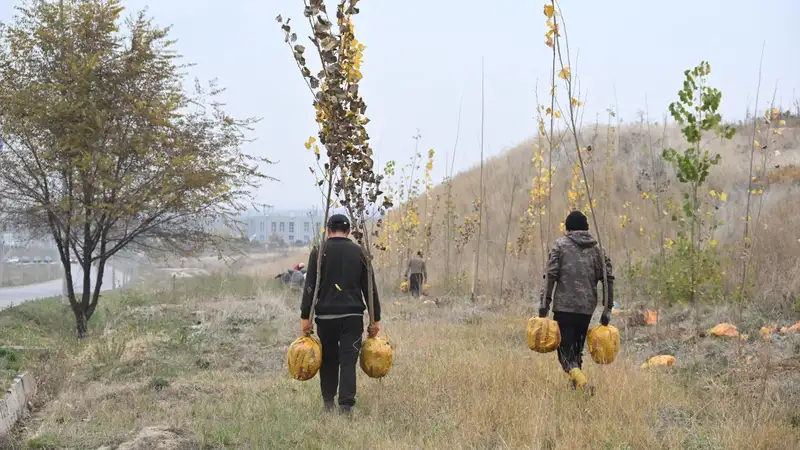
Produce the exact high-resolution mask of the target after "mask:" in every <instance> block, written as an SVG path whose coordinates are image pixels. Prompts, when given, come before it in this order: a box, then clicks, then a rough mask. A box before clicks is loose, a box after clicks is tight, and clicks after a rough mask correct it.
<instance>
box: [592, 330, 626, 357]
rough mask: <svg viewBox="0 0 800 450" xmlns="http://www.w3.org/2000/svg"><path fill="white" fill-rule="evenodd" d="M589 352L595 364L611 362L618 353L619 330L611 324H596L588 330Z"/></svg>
mask: <svg viewBox="0 0 800 450" xmlns="http://www.w3.org/2000/svg"><path fill="white" fill-rule="evenodd" d="M587 339H588V341H589V354H590V355H592V359H593V360H594V362H596V363H597V364H611V363H612V362H614V360H615V359H617V354H618V353H619V330H618V329H617V327H615V326H613V325H597V326H596V327H594V328H592V329H591V330H589V335H588V336H587Z"/></svg>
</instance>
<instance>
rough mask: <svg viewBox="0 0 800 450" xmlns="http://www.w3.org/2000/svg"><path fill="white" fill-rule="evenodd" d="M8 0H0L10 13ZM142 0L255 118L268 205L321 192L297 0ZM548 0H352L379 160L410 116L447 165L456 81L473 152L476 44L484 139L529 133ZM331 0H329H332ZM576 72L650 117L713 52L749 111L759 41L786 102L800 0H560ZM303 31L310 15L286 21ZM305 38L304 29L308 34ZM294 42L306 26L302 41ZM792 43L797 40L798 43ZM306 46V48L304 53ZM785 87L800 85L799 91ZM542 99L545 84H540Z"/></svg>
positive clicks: (739, 103)
mask: <svg viewBox="0 0 800 450" xmlns="http://www.w3.org/2000/svg"><path fill="white" fill-rule="evenodd" d="M15 4H17V0H0V20H3V21H7V20H9V19H10V17H11V14H12V8H13V6H14V5H15ZM124 4H125V5H126V6H127V7H128V8H129V9H130V10H131V11H130V12H133V11H132V10H138V9H141V8H143V7H149V14H150V15H151V16H153V17H154V18H155V19H156V22H157V23H159V24H161V25H170V24H171V25H172V26H173V30H172V37H173V38H175V39H177V40H178V43H177V49H178V50H179V52H180V53H182V54H183V55H184V57H185V60H186V61H187V62H194V63H196V64H197V66H196V67H195V68H193V69H192V70H191V75H193V76H198V77H200V78H201V79H202V80H208V79H210V78H214V77H217V78H219V81H220V83H221V85H223V86H226V87H227V88H228V91H227V93H226V94H225V99H226V101H227V103H228V105H229V110H230V112H231V113H232V114H233V115H236V116H257V117H261V118H263V120H262V121H261V122H260V123H259V124H258V125H257V128H256V131H255V133H254V136H253V137H256V138H257V139H258V140H257V141H256V142H255V143H253V144H251V145H249V147H248V151H249V152H251V153H254V154H257V155H259V156H264V157H268V158H270V159H272V160H274V161H276V162H277V164H276V165H273V166H268V167H265V170H266V171H267V172H268V173H269V174H270V175H273V176H275V177H277V178H279V179H280V181H279V182H271V183H266V184H265V185H264V187H263V188H262V189H261V191H260V192H259V193H258V201H259V202H264V203H269V204H273V205H275V206H276V207H278V208H286V207H308V206H310V205H312V204H314V203H316V202H318V200H319V194H318V191H317V190H316V189H315V188H314V187H313V181H314V180H313V177H312V175H311V174H310V173H309V171H308V166H309V165H310V164H311V163H312V162H313V156H312V154H311V153H310V152H308V151H306V150H305V148H304V147H303V142H304V141H305V140H306V139H307V138H308V136H310V135H315V134H316V124H315V123H314V121H313V109H312V107H311V98H310V94H309V92H308V90H307V88H306V87H305V85H304V82H303V80H302V78H301V76H300V74H299V73H298V70H297V67H296V66H295V64H294V62H293V60H292V56H291V54H290V52H289V49H288V48H287V47H286V44H285V43H284V42H283V35H282V32H281V31H280V29H279V27H278V24H277V23H276V22H275V20H274V18H275V16H276V15H278V14H282V15H283V17H284V18H287V17H291V18H293V19H294V21H297V23H296V25H297V26H300V25H301V24H302V22H301V19H303V17H302V9H303V7H302V2H301V1H300V0H227V1H220V0H127V1H124ZM543 4H544V0H539V1H521V0H495V1H481V2H478V1H473V0H461V1H453V0H405V1H375V0H362V1H361V2H360V4H359V6H360V7H361V14H360V15H359V16H358V17H357V18H356V22H355V27H356V36H357V37H358V38H359V39H360V40H361V41H362V42H363V43H364V44H365V45H366V46H367V49H366V51H365V57H364V66H363V68H362V72H363V73H364V77H365V78H364V80H363V81H362V95H363V96H364V99H365V101H366V103H367V105H368V115H369V117H370V118H371V119H372V122H371V123H370V124H369V125H368V130H369V132H370V135H371V137H372V145H373V147H374V149H375V150H376V153H377V155H378V156H377V157H378V159H379V161H380V163H381V166H382V165H383V163H384V162H385V161H387V160H390V159H395V160H398V161H400V162H403V163H404V162H405V161H407V160H408V158H410V156H411V155H412V152H413V148H414V140H413V139H412V136H414V135H415V134H416V130H417V128H419V130H420V133H421V135H422V139H421V140H420V145H421V150H427V149H428V148H435V149H436V150H437V151H438V152H439V155H440V156H441V157H440V158H439V160H438V161H437V167H436V169H435V172H434V179H435V180H436V181H438V180H440V179H441V178H442V177H443V176H444V174H445V171H444V159H443V156H444V153H445V152H450V151H452V148H453V142H454V138H455V130H456V119H457V112H458V107H459V101H460V99H461V98H462V97H463V110H462V123H461V138H460V143H459V156H458V157H457V160H456V171H458V170H463V169H467V168H469V167H470V166H472V165H474V164H476V163H477V162H478V160H479V155H480V147H479V136H480V77H481V75H480V67H481V58H482V57H483V58H484V60H485V86H486V94H485V96H486V109H485V115H486V122H485V145H486V155H487V156H490V155H495V154H498V153H500V152H502V151H503V150H504V149H507V148H509V147H513V146H514V145H515V144H517V143H519V142H520V141H522V140H524V139H526V138H528V137H530V136H532V135H533V134H534V133H535V129H536V128H535V122H534V115H535V105H536V101H535V93H534V90H535V88H536V82H537V78H538V79H539V80H540V82H539V91H540V93H541V96H542V98H543V97H544V96H546V93H547V85H546V79H547V77H548V72H549V69H550V54H549V51H550V49H549V48H547V47H546V46H545V45H544V37H543V34H544V33H545V31H546V29H545V25H544V21H545V18H544V16H543V14H542V5H543ZM329 5H330V7H331V10H333V5H334V3H333V2H330V1H329ZM561 5H562V8H563V10H564V15H565V19H566V23H567V32H568V36H569V39H570V47H571V51H572V56H573V58H574V57H576V56H577V57H578V65H577V75H578V76H579V77H580V83H581V88H582V91H583V95H584V96H586V108H587V109H586V114H585V119H584V120H585V121H591V122H593V121H594V120H595V117H596V115H597V114H600V120H601V122H602V121H605V120H606V115H605V114H606V113H605V111H606V109H607V108H609V107H612V106H613V105H614V103H615V92H616V102H618V105H619V111H620V115H621V117H622V118H623V119H624V120H625V121H634V120H635V119H636V113H637V110H640V109H641V110H644V109H645V96H647V98H648V100H649V108H650V115H651V118H653V119H656V118H658V119H660V117H661V116H662V115H663V114H664V112H665V111H666V107H667V105H668V104H669V102H670V101H673V100H674V99H675V97H676V92H677V91H678V89H679V88H680V87H681V82H682V77H683V71H684V70H685V69H687V68H690V67H693V66H694V65H696V64H697V63H698V62H700V61H701V60H708V61H709V62H710V63H711V67H712V75H711V84H712V85H714V86H716V87H718V88H720V89H722V91H723V102H722V110H723V114H724V115H725V116H727V117H730V118H741V117H743V116H744V112H745V109H746V108H747V106H748V104H750V105H752V103H753V101H754V98H755V91H756V81H757V76H758V60H759V55H760V52H761V47H762V43H764V42H766V50H765V55H764V68H763V80H764V81H763V84H762V94H761V102H760V103H761V105H760V108H763V107H764V106H765V105H766V104H767V103H768V101H769V97H771V93H772V90H773V89H774V87H775V85H776V82H777V96H776V98H777V100H778V101H780V102H782V104H783V105H784V108H787V107H789V106H790V105H791V104H792V101H793V98H800V51H799V50H798V49H797V47H796V46H797V43H798V42H800V27H798V23H799V22H800V1H798V0H764V1H761V2H752V1H747V2H746V1H744V0H693V1H692V0H670V1H664V0H649V1H643V0H612V1H603V2H598V1H578V0H564V1H562V2H561ZM297 31H298V35H299V36H307V34H308V33H307V28H302V32H300V29H298V30H297ZM305 40H306V39H301V41H305ZM301 43H304V42H301ZM793 43H794V44H793ZM312 61H313V60H312ZM795 89H797V92H796V93H795V91H794V90H795ZM543 101H544V100H543Z"/></svg>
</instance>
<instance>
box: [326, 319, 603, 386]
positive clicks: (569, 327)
mask: <svg viewBox="0 0 800 450" xmlns="http://www.w3.org/2000/svg"><path fill="white" fill-rule="evenodd" d="M553 319H554V320H555V321H556V322H558V328H559V329H560V330H561V344H560V345H559V346H558V362H560V363H561V367H562V368H563V369H564V372H569V371H570V370H571V369H574V368H578V369H580V368H582V367H583V346H584V344H586V333H588V331H589V322H590V321H591V320H592V316H590V315H587V314H578V313H568V312H559V311H555V312H553ZM324 355H325V353H324V352H323V358H324Z"/></svg>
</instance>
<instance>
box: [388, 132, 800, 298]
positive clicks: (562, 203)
mask: <svg viewBox="0 0 800 450" xmlns="http://www.w3.org/2000/svg"><path fill="white" fill-rule="evenodd" d="M776 123H777V122H773V127H776V126H777V125H776ZM793 124H794V122H791V121H790V122H789V124H785V125H786V126H784V127H781V128H780V130H779V131H778V132H779V133H780V135H779V134H776V133H775V129H776V128H772V129H767V128H766V126H765V125H764V124H761V126H760V127H761V130H760V131H759V134H758V135H757V139H756V140H760V141H761V144H760V145H762V146H765V147H766V148H764V149H759V150H758V151H757V152H755V154H754V164H753V166H754V186H753V187H754V189H757V190H760V189H763V195H754V196H752V201H751V227H752V228H754V230H755V235H754V240H755V242H754V243H753V244H752V263H751V267H752V275H751V276H750V277H749V278H750V281H752V282H753V283H754V284H753V286H752V290H751V292H752V293H753V294H752V295H753V296H754V297H756V298H754V300H757V301H759V302H761V301H763V300H767V299H768V300H769V302H770V303H772V304H779V305H780V306H782V307H784V308H785V307H789V308H791V307H792V306H794V301H795V299H796V298H797V297H798V296H799V295H800V281H798V280H800V259H799V258H798V256H799V255H800V241H798V239H800V231H798V230H800V215H798V214H797V211H795V209H796V206H795V204H796V203H797V202H796V199H797V198H800V197H798V193H800V128H797V127H792V126H791V125H793ZM582 131H583V132H582V134H581V142H582V145H583V146H586V147H588V146H591V149H592V150H591V151H590V152H586V154H587V155H588V165H587V172H588V177H589V182H590V186H591V189H592V191H593V195H594V198H595V201H596V208H595V209H596V214H597V216H598V221H599V223H600V228H601V237H602V239H603V244H604V246H606V247H608V248H610V251H611V255H612V258H613V261H614V264H615V267H616V270H617V271H618V273H619V274H622V276H623V278H626V277H627V279H626V285H627V289H629V291H626V292H625V293H626V294H628V295H625V296H624V297H620V299H621V300H622V301H625V302H636V301H644V300H646V299H645V298H636V297H634V295H642V294H646V292H645V291H646V289H645V285H646V284H647V283H648V282H649V281H652V277H650V276H646V275H647V273H646V272H647V271H648V270H649V266H652V258H653V257H655V256H657V255H659V254H660V251H661V249H662V247H663V246H664V244H665V242H663V241H662V239H661V237H662V233H663V237H664V238H665V239H671V240H674V241H677V232H678V229H679V223H678V222H675V221H673V220H672V213H671V212H670V211H671V209H670V208H671V205H670V204H671V203H674V204H675V205H677V207H680V202H681V193H682V191H681V189H682V186H680V183H678V181H677V179H676V177H675V175H674V170H673V169H672V167H670V166H669V165H668V164H667V163H666V162H665V161H664V160H663V159H662V157H661V152H662V150H663V149H665V148H670V147H672V148H676V149H683V148H685V147H686V143H685V141H684V139H683V137H682V135H681V133H680V130H679V129H678V128H677V127H674V126H671V125H670V126H667V127H666V128H665V127H664V126H663V122H662V123H653V124H650V125H648V124H647V123H646V122H642V123H637V124H628V125H623V126H621V127H620V128H619V129H617V128H616V127H614V126H611V127H610V126H608V125H593V124H584V125H583V128H582ZM752 133H753V125H752V123H750V124H745V125H740V126H739V127H738V129H737V134H736V136H735V137H734V139H733V140H731V141H721V140H720V139H714V137H713V136H709V137H707V138H706V139H705V140H704V144H703V145H704V148H705V149H707V150H709V151H710V152H712V153H719V154H720V155H721V157H722V160H721V163H720V164H719V165H718V166H716V167H714V168H713V169H712V170H711V175H710V177H709V180H708V182H707V184H706V185H705V186H704V188H703V192H701V194H702V195H701V197H702V200H703V202H704V203H705V208H706V209H707V210H708V211H710V212H711V213H712V214H713V217H712V219H713V220H717V221H720V224H719V226H718V227H717V228H716V230H715V231H714V232H713V235H708V236H704V239H705V241H706V242H711V241H714V244H715V245H716V247H715V253H716V255H717V258H718V259H719V261H720V263H721V267H720V268H719V270H718V273H719V276H720V277H721V278H722V280H720V283H721V284H722V285H723V286H724V287H725V289H722V290H721V291H720V294H719V295H717V296H716V299H717V300H724V299H725V298H726V295H729V294H731V293H732V292H734V291H735V290H736V289H735V287H736V286H737V285H738V284H739V281H738V280H739V279H740V278H741V276H740V275H741V267H740V266H741V262H740V261H741V252H742V248H741V247H742V245H741V243H742V238H743V227H744V217H745V205H746V200H747V191H748V184H749V183H748V178H749V175H748V173H749V167H750V156H751V154H750V149H751V144H750V142H751V141H752V140H753V137H752ZM537 145H538V147H539V148H544V147H546V142H537V141H536V140H531V141H529V142H525V143H523V144H521V145H519V146H517V147H515V148H513V149H511V150H509V151H507V152H505V153H504V154H501V155H499V156H496V157H493V158H491V159H487V161H486V162H485V164H484V186H485V188H484V190H485V193H484V195H483V196H482V197H483V199H484V201H483V207H484V212H483V217H484V219H483V236H482V238H481V246H482V248H481V262H480V269H479V272H478V273H479V275H478V276H479V279H478V286H479V289H478V291H479V293H480V294H484V295H488V296H494V297H499V296H500V289H499V279H500V274H501V268H502V267H503V260H504V259H505V265H506V269H505V274H504V277H503V278H504V283H505V284H504V287H505V288H513V289H516V290H517V291H529V290H530V289H534V290H535V289H538V284H537V283H536V282H534V281H533V280H536V279H538V278H540V277H541V273H540V272H541V264H542V262H541V261H542V254H541V253H542V252H541V243H540V240H539V239H540V231H541V227H544V228H545V230H544V231H545V233H544V235H545V236H546V238H547V239H548V240H550V241H552V240H553V239H555V238H556V237H557V236H559V235H560V233H561V231H560V229H559V226H560V224H561V222H562V221H563V218H564V217H565V216H566V214H567V213H568V212H569V211H570V209H571V208H572V207H574V206H577V207H579V208H581V209H584V210H587V209H586V206H587V204H588V202H587V201H586V199H585V198H580V199H578V200H577V201H576V202H574V203H573V205H574V206H571V204H570V201H569V200H568V192H569V191H570V186H571V183H573V182H577V184H576V185H575V186H576V187H577V189H576V190H577V191H578V192H580V193H581V194H583V187H582V185H581V184H580V182H579V180H573V167H574V165H575V159H576V156H575V150H574V146H573V147H570V146H569V142H566V143H565V145H564V146H557V148H555V150H554V152H553V160H552V164H553V166H554V167H555V173H554V175H553V188H552V209H551V210H550V211H549V212H548V213H547V214H548V215H550V216H549V217H548V215H545V216H543V217H542V218H541V219H539V217H535V219H536V220H537V222H541V223H536V224H535V225H534V226H533V227H530V228H527V229H524V228H523V225H522V219H523V218H525V217H526V216H527V213H526V211H527V210H528V207H529V204H530V203H531V194H530V191H531V189H532V187H533V182H534V178H533V177H534V167H533V164H532V159H533V158H534V155H535V153H536V152H537ZM565 148H566V150H565ZM651 148H652V149H653V151H652V152H651V151H650V149H651ZM762 158H764V159H763V160H762ZM763 161H766V165H764V164H762V162H763ZM437 163H438V162H437ZM546 164H547V151H546V150H545V151H544V165H545V166H546ZM762 166H764V167H762ZM657 186H658V187H660V189H661V191H662V192H661V193H660V194H659V195H658V196H657V197H656V190H657V189H656V187H657ZM449 189H451V190H450V194H449V196H448V190H449ZM479 191H480V169H479V167H478V166H475V167H473V168H472V169H471V170H469V171H467V172H464V173H460V174H457V175H456V176H454V177H453V180H452V186H448V185H447V184H446V183H445V184H441V185H438V186H435V187H434V188H433V189H432V190H431V191H430V192H429V199H428V200H427V202H426V201H424V198H422V199H418V200H417V206H418V214H419V225H418V231H416V232H414V233H409V234H410V235H412V236H415V237H413V238H412V239H409V240H407V241H406V242H408V244H406V245H404V244H403V243H402V242H403V237H402V236H401V235H400V234H399V233H393V232H392V231H391V230H392V223H398V222H399V218H400V216H401V215H402V213H403V212H404V210H403V209H402V207H398V208H396V209H395V211H393V212H392V214H391V215H390V216H389V219H388V220H387V221H386V222H387V223H388V224H389V226H387V227H385V229H386V230H389V232H388V233H386V232H385V234H384V239H386V240H387V241H390V242H391V243H392V249H391V250H390V251H389V252H388V253H389V255H388V256H387V255H379V259H378V260H379V271H380V272H381V274H382V275H383V276H382V281H383V282H384V283H389V284H391V285H393V286H394V285H396V283H397V279H398V274H400V273H401V272H402V269H403V267H402V265H403V264H404V263H402V261H403V260H404V259H405V258H404V255H405V254H407V252H409V251H410V250H414V251H416V250H418V249H422V250H427V253H428V255H427V259H428V266H429V272H431V274H430V278H431V283H432V285H433V287H434V290H435V291H436V292H437V293H439V294H445V293H463V292H465V291H468V290H469V288H470V286H471V281H472V273H473V270H474V254H475V249H476V245H477V239H476V237H475V236H474V234H475V233H476V232H477V231H476V230H477V229H476V228H475V229H474V230H473V238H472V239H471V240H470V241H469V242H468V243H466V244H464V245H460V244H459V243H458V242H457V241H458V238H459V234H460V233H459V227H462V228H463V227H465V218H466V217H468V216H472V220H473V223H474V220H475V219H476V218H477V213H475V210H474V205H475V203H474V202H475V200H476V199H477V198H478V197H481V195H480V192H479ZM711 191H715V192H717V193H724V196H716V197H713V196H712V195H710V194H709V193H710V192H711ZM721 197H722V198H724V199H725V201H722V200H721ZM448 198H450V199H452V209H453V212H454V215H452V216H451V219H450V220H451V223H452V228H451V231H450V233H449V234H448V217H447V200H448ZM656 198H657V201H658V206H659V207H660V208H657V207H656ZM512 200H513V203H512ZM540 201H541V200H540ZM545 201H546V200H545ZM658 209H660V210H658ZM668 210H669V211H668ZM587 211H588V210H587ZM759 211H760V214H757V213H758V212H759ZM787 213H788V214H787ZM709 220H711V219H709ZM548 221H550V225H551V229H550V230H549V231H548V230H547V229H546V228H547V225H548ZM428 223H430V224H431V225H432V226H431V227H430V229H431V233H430V236H429V237H426V224H428ZM448 236H450V237H451V238H450V239H448ZM520 237H527V238H528V243H527V245H526V246H524V247H522V248H520V246H519V245H518V241H519V239H520ZM717 244H718V245H717ZM668 245H669V244H668ZM448 247H449V251H448ZM519 250H522V252H520V251H519ZM675 251H676V250H675V248H670V249H667V250H666V253H667V255H666V256H667V258H669V257H670V255H675ZM398 253H401V254H398ZM448 254H449V255H450V260H449V261H448V258H447V255H448ZM448 265H449V266H450V267H449V270H448V267H447V266H448ZM446 273H450V280H446V279H445V278H446V277H445V274H446ZM622 289H626V288H625V287H622ZM514 295H515V294H513V293H512V296H514Z"/></svg>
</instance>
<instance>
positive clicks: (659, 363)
mask: <svg viewBox="0 0 800 450" xmlns="http://www.w3.org/2000/svg"><path fill="white" fill-rule="evenodd" d="M674 364H675V357H674V356H672V355H658V356H653V357H652V358H650V359H648V360H647V361H646V362H645V363H644V364H642V365H641V368H642V369H649V368H650V367H672V366H673V365H674Z"/></svg>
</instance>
